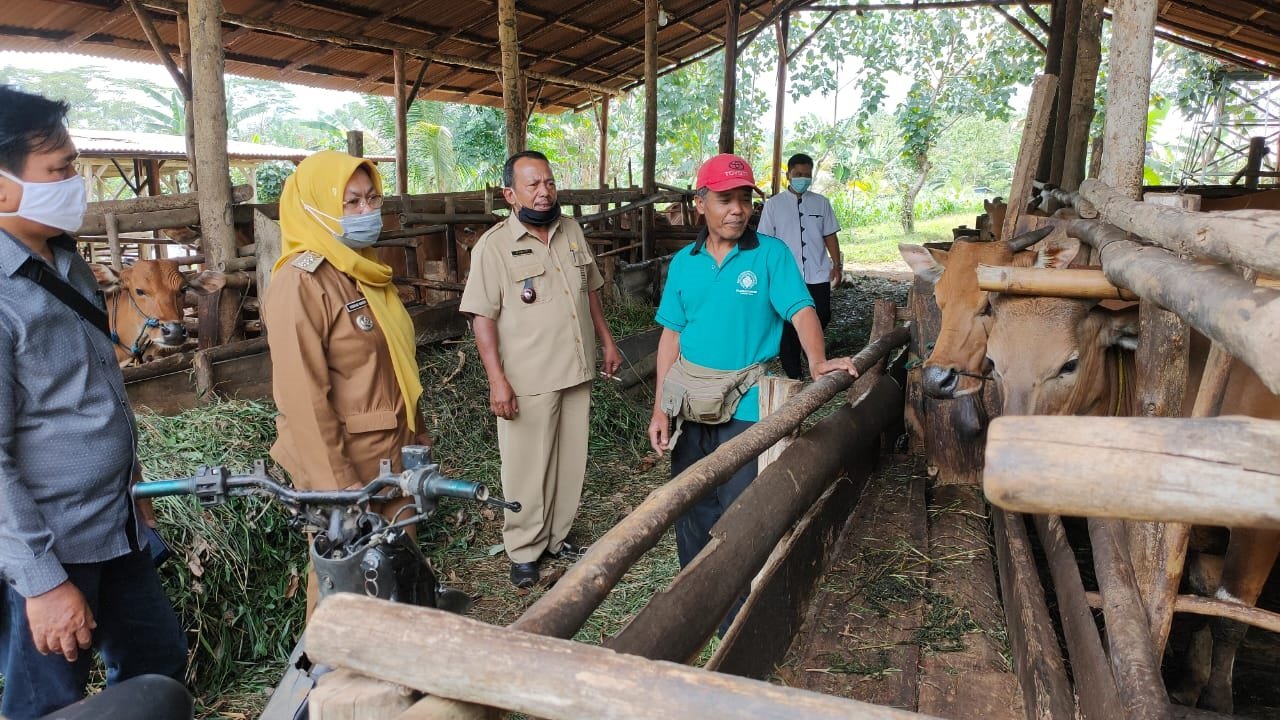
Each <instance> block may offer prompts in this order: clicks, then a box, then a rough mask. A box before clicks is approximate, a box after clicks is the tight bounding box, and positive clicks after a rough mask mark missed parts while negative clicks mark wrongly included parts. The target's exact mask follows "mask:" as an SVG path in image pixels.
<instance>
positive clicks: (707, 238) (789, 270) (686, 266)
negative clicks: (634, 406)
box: [649, 155, 857, 567]
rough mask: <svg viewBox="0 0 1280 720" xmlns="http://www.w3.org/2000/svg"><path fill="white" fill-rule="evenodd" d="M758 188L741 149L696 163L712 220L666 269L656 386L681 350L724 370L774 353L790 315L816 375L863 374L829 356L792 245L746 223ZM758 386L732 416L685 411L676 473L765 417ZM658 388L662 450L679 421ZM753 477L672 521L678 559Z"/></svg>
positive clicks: (656, 443)
mask: <svg viewBox="0 0 1280 720" xmlns="http://www.w3.org/2000/svg"><path fill="white" fill-rule="evenodd" d="M754 187H755V177H754V175H753V173H752V171H751V166H750V165H748V164H747V162H746V161H745V160H743V159H742V158H740V157H737V156H735V155H716V156H715V157H713V158H711V159H710V160H707V161H706V162H705V163H703V165H702V167H701V169H699V170H698V179H697V197H696V198H695V199H694V205H695V206H696V207H697V209H698V212H700V213H702V214H703V215H704V216H705V217H706V221H707V224H706V227H705V228H703V230H702V231H701V232H700V233H699V235H698V239H697V241H695V242H694V243H693V244H692V245H690V246H688V247H685V248H684V249H683V250H681V251H680V252H678V253H676V255H675V257H674V258H672V260H671V267H670V270H669V271H668V273H667V283H666V287H665V288H664V289H663V292H662V301H661V303H660V304H659V306H658V315H657V321H658V323H659V324H660V325H662V327H663V331H662V337H661V339H660V340H659V342H658V368H657V381H658V387H659V388H662V387H663V383H664V382H665V381H666V379H667V375H668V373H669V372H670V371H671V369H672V366H673V365H675V364H676V361H677V359H680V360H681V361H682V362H688V363H692V364H694V365H697V366H701V367H703V368H710V369H713V370H720V371H739V370H744V369H747V368H750V367H751V366H753V365H757V364H761V363H765V362H768V361H769V360H772V359H773V358H774V357H776V356H777V354H778V342H779V340H780V338H781V336H782V324H783V322H784V321H790V322H791V323H792V324H793V325H795V327H796V330H797V332H798V333H799V336H800V343H801V345H802V346H803V347H804V351H805V353H806V354H807V356H808V359H809V367H810V368H811V370H812V372H813V375H814V376H815V377H817V376H820V375H825V374H826V373H829V372H836V371H845V372H848V373H851V374H853V375H856V374H857V370H856V369H855V368H854V366H853V361H852V360H851V359H850V358H837V359H834V360H828V359H827V357H826V351H825V349H824V346H823V337H822V325H821V324H820V323H819V322H818V315H817V313H816V312H815V311H814V308H813V298H811V297H810V296H809V291H808V288H806V287H805V283H804V279H803V278H802V277H801V276H800V270H799V268H798V267H797V266H796V262H795V259H794V258H793V257H792V255H791V251H790V250H788V249H787V246H786V245H785V244H783V242H782V241H781V240H779V239H777V238H775V237H771V236H769V235H761V234H758V233H756V231H755V230H752V229H751V228H750V227H749V226H748V221H749V220H750V219H751V193H752V190H753V188H754ZM758 394H759V393H758V389H757V388H755V387H752V388H751V389H750V390H749V391H748V392H747V393H746V394H745V395H743V397H742V400H741V402H739V403H738V405H737V408H736V409H735V410H734V412H733V416H732V419H730V420H729V421H728V422H723V423H720V424H705V423H699V422H693V421H690V420H685V421H684V422H683V423H682V425H681V431H680V435H679V438H678V441H677V442H676V443H675V447H674V448H672V449H671V475H672V477H675V476H676V475H679V474H680V473H681V472H683V471H684V470H685V469H686V468H688V467H689V466H690V465H693V464H694V463H695V462H697V461H698V460H701V459H702V458H704V457H706V456H707V455H710V454H711V453H712V452H714V451H715V449H716V448H718V447H720V445H721V444H723V443H725V442H727V441H729V440H730V439H731V438H733V437H735V436H737V435H738V434H740V433H742V432H743V431H744V430H746V429H747V428H749V427H751V424H752V423H754V422H755V421H757V420H759V419H760V408H759V400H758ZM662 395H663V393H662V392H659V393H658V398H656V399H655V400H654V408H653V419H652V420H651V421H650V423H649V442H650V444H651V445H652V446H653V449H654V450H656V451H657V452H658V453H659V454H661V453H663V452H664V451H666V450H667V449H668V448H669V446H670V442H671V423H672V421H673V420H674V418H671V417H669V416H668V415H667V413H666V412H665V411H664V409H663V405H662ZM755 477H756V463H755V461H752V462H749V463H747V465H746V466H745V467H743V468H742V469H740V470H739V471H738V472H736V473H734V474H733V476H732V477H731V478H729V480H728V481H727V482H725V483H724V484H723V485H721V486H720V487H719V488H717V489H716V490H715V491H714V492H713V493H711V494H710V495H709V496H707V497H705V498H703V499H702V500H701V501H700V502H699V503H698V504H697V505H696V506H694V507H693V508H692V509H690V510H689V511H688V512H687V513H685V514H684V515H683V516H682V517H681V518H680V519H679V520H678V521H677V522H676V547H677V551H678V554H679V557H680V565H681V567H683V566H685V565H688V564H689V563H690V562H692V561H693V559H694V558H695V557H696V556H697V555H698V553H699V552H701V551H702V548H703V547H704V546H705V545H706V544H707V542H708V541H709V535H708V533H709V532H710V530H711V526H712V525H714V524H715V523H716V521H717V520H719V519H720V516H721V515H722V514H723V513H724V511H725V509H727V508H728V507H729V506H730V505H731V504H733V502H734V501H735V500H736V499H737V497H738V495H740V494H741V493H742V491H743V490H744V489H746V487H747V485H749V484H750V483H751V481H752V480H754V479H755Z"/></svg>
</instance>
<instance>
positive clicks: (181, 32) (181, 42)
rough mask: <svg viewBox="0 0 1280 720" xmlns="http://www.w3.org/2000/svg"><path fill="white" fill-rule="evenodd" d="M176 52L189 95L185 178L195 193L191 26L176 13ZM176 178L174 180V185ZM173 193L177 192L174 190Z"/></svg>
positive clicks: (184, 105) (184, 112)
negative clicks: (188, 180) (180, 62)
mask: <svg viewBox="0 0 1280 720" xmlns="http://www.w3.org/2000/svg"><path fill="white" fill-rule="evenodd" d="M177 18H178V52H179V53H181V55H182V57H181V60H182V76H183V77H185V78H186V79H187V88H188V89H189V90H190V91H191V93H190V94H189V95H188V96H186V97H184V98H183V99H182V116H183V124H182V125H183V128H182V134H183V136H184V138H185V139H186V145H187V176H188V177H189V178H190V180H191V187H190V188H189V190H190V191H191V192H195V191H196V190H197V189H198V188H197V186H196V118H195V100H194V97H195V88H194V86H193V85H194V80H193V79H192V77H191V24H190V23H188V22H187V15H186V14H185V13H178V15H177ZM177 182H178V181H177V178H174V183H175V184H176V183H177ZM174 192H177V190H175V191H174Z"/></svg>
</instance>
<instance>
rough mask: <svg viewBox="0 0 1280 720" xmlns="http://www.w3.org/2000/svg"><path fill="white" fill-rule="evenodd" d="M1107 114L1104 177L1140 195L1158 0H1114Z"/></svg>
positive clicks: (1134, 196)
mask: <svg viewBox="0 0 1280 720" xmlns="http://www.w3.org/2000/svg"><path fill="white" fill-rule="evenodd" d="M1111 7H1112V20H1111V58H1110V75H1109V76H1108V77H1107V105H1106V107H1107V119H1106V124H1105V125H1104V126H1103V131H1102V136H1103V138H1104V141H1103V142H1104V143H1105V146H1106V153H1105V154H1104V155H1103V157H1102V168H1101V174H1100V175H1099V176H1098V177H1099V179H1100V180H1102V182H1104V183H1106V184H1107V185H1109V186H1111V187H1113V188H1115V189H1116V190H1118V191H1119V192H1120V193H1122V194H1124V195H1126V196H1128V197H1129V198H1131V199H1133V200H1137V199H1138V198H1139V197H1141V190H1142V168H1143V163H1144V160H1145V158H1146V141H1147V110H1148V108H1149V106H1150V104H1151V49H1152V46H1153V44H1154V43H1155V27H1156V10H1157V3H1155V2H1152V1H1151V0H1114V1H1113V2H1112V4H1111Z"/></svg>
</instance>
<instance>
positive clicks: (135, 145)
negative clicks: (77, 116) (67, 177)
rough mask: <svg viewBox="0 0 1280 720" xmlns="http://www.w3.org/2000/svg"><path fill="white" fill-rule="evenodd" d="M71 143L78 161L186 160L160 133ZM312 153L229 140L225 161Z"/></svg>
mask: <svg viewBox="0 0 1280 720" xmlns="http://www.w3.org/2000/svg"><path fill="white" fill-rule="evenodd" d="M70 133H71V140H72V141H73V142H74V143H75V144H76V149H77V150H79V151H80V157H82V158H112V157H114V158H130V159H132V158H146V159H153V160H154V159H182V160H185V159H186V157H187V145H186V138H184V137H183V136H181V135H166V134H164V133H148V132H132V131H128V130H91V129H85V128H71V129H70ZM313 152H315V151H314V150H306V149H303V148H290V147H282V146H280V145H266V144H263V143H252V142H244V141H241V140H229V141H228V142H227V157H229V158H230V159H232V160H263V161H267V160H287V161H293V162H301V161H302V160H303V158H305V157H307V156H308V155H310V154H312V153H313ZM369 159H370V160H373V161H374V162H395V158H394V157H393V156H388V155H370V156H369Z"/></svg>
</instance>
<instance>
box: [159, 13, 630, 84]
mask: <svg viewBox="0 0 1280 720" xmlns="http://www.w3.org/2000/svg"><path fill="white" fill-rule="evenodd" d="M138 2H139V3H140V4H142V5H145V6H147V7H152V8H158V9H161V10H167V11H169V12H174V13H176V12H179V8H180V7H181V5H180V4H179V3H178V2H175V0H138ZM222 22H224V23H226V24H228V25H235V26H238V27H246V28H252V29H254V30H258V31H261V32H267V33H273V34H277V35H283V36H285V37H294V38H298V39H300V40H310V41H312V42H327V43H331V44H333V45H337V46H339V47H346V48H351V49H354V50H364V51H382V52H383V53H385V54H387V55H390V53H391V51H392V50H401V51H402V52H404V53H405V55H406V56H409V57H416V58H421V59H423V60H432V61H434V62H438V63H440V64H442V65H451V66H456V67H465V68H471V69H474V70H483V71H486V72H500V71H501V65H497V64H494V63H489V62H484V61H481V60H472V59H470V58H465V57H460V56H457V55H449V54H445V53H438V52H434V51H430V50H424V49H422V48H421V47H417V46H414V45H410V44H407V43H398V42H394V41H391V40H384V39H381V38H376V37H372V36H369V35H359V34H355V33H335V32H328V31H323V30H313V29H310V28H304V27H299V26H296V25H290V24H288V23H280V22H274V21H270V20H263V19H261V18H255V17H251V16H248V15H238V14H233V13H224V14H223V15H222ZM524 74H525V76H526V77H528V78H530V79H533V80H545V81H547V82H548V83H551V84H553V85H563V86H565V87H572V88H578V89H581V90H590V91H592V92H595V93H597V94H602V95H616V94H618V93H619V90H618V89H617V88H613V87H609V86H606V85H601V84H600V83H596V82H588V81H585V80H576V79H573V78H569V77H564V76H561V75H555V74H552V73H544V72H538V71H534V70H528V69H526V70H525V71H524Z"/></svg>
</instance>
